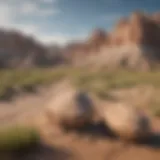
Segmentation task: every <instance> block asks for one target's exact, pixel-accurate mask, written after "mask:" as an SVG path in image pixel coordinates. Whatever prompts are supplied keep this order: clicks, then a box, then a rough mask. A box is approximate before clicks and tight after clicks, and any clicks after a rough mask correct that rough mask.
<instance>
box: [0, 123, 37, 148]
mask: <svg viewBox="0 0 160 160" xmlns="http://www.w3.org/2000/svg"><path fill="white" fill-rule="evenodd" d="M39 141H40V136H39V134H38V132H37V131H36V130H35V129H33V128H29V127H28V128H26V127H20V126H13V127H8V128H5V129H1V130H0V151H16V150H19V149H23V148H27V147H29V146H32V145H35V144H37V143H38V142H39Z"/></svg>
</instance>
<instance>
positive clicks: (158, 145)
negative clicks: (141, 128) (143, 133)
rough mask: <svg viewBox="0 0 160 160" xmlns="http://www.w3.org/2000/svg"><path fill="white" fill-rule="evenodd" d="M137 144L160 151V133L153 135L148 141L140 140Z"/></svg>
mask: <svg viewBox="0 0 160 160" xmlns="http://www.w3.org/2000/svg"><path fill="white" fill-rule="evenodd" d="M137 144H139V145H145V146H148V147H151V148H155V149H160V133H152V134H151V136H150V137H149V138H147V139H146V140H140V141H138V142H137Z"/></svg>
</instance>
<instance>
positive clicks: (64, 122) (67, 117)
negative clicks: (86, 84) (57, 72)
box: [46, 83, 93, 128]
mask: <svg viewBox="0 0 160 160" xmlns="http://www.w3.org/2000/svg"><path fill="white" fill-rule="evenodd" d="M56 92H57V93H56V97H55V98H53V99H51V101H49V104H48V108H47V111H46V113H47V117H48V118H49V120H50V121H51V122H52V123H53V124H55V125H56V124H57V125H60V126H61V127H66V128H75V127H76V128H77V127H80V126H83V125H85V124H86V123H88V122H90V121H91V120H92V116H93V104H92V101H91V99H90V97H89V96H88V95H87V93H85V92H83V91H77V90H76V89H74V88H73V87H72V86H71V85H69V84H68V83H64V84H62V86H61V85H60V88H59V89H58V90H57V91H56ZM51 98H52V97H51Z"/></svg>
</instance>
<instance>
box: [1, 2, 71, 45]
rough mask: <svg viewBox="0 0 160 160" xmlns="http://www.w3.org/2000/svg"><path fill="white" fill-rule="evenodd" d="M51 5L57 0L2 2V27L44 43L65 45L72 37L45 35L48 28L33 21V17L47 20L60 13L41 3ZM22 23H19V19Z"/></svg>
mask: <svg viewBox="0 0 160 160" xmlns="http://www.w3.org/2000/svg"><path fill="white" fill-rule="evenodd" d="M42 2H43V3H51V2H56V0H37V1H33V0H32V1H31V0H6V1H3V2H2V1H0V27H3V28H5V29H15V30H19V31H21V32H23V33H25V34H27V35H33V36H34V37H35V38H37V39H38V40H40V41H41V42H44V43H49V42H56V43H60V44H65V43H66V42H67V41H68V40H69V39H71V37H70V36H69V35H63V34H60V33H57V34H48V33H45V30H47V28H46V27H45V28H43V25H41V24H39V25H37V24H36V22H34V21H33V20H32V18H33V17H36V18H38V17H41V18H45V16H46V17H47V16H50V15H52V16H53V15H56V14H57V13H59V10H58V9H57V8H54V7H52V8H43V7H42V6H41V5H40V3H42ZM26 16H27V17H28V18H30V22H26V21H25V17H26ZM18 18H19V19H20V20H21V19H22V20H23V23H22V21H17V19H18ZM44 22H45V20H44Z"/></svg>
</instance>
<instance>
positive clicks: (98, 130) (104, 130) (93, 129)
mask: <svg viewBox="0 0 160 160" xmlns="http://www.w3.org/2000/svg"><path fill="white" fill-rule="evenodd" d="M70 131H73V132H76V133H77V134H79V135H88V136H91V137H92V138H111V139H117V136H116V135H115V134H114V133H113V132H112V131H111V130H110V129H109V128H108V127H107V126H106V125H105V123H103V122H99V123H97V124H93V123H88V124H86V125H85V126H83V127H81V128H74V129H69V128H65V132H70Z"/></svg>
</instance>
